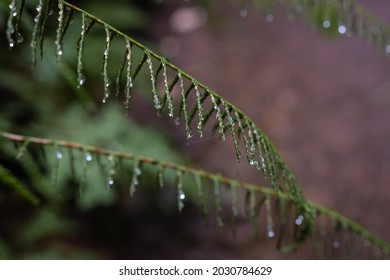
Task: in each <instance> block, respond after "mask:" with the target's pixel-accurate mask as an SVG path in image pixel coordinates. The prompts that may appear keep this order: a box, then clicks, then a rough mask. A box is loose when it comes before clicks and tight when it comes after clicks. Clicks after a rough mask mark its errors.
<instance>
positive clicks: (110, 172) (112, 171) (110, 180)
mask: <svg viewBox="0 0 390 280" xmlns="http://www.w3.org/2000/svg"><path fill="white" fill-rule="evenodd" d="M107 159H108V162H109V166H110V167H109V170H108V178H107V186H108V187H109V188H112V186H113V185H114V183H115V180H114V177H115V174H116V161H115V158H114V156H113V155H109V156H108V157H107Z"/></svg>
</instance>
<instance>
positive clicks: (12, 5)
mask: <svg viewBox="0 0 390 280" xmlns="http://www.w3.org/2000/svg"><path fill="white" fill-rule="evenodd" d="M8 7H9V9H10V10H14V9H16V6H15V2H14V1H13V2H12V3H11V4H9V5H8Z"/></svg>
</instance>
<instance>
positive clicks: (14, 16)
mask: <svg viewBox="0 0 390 280" xmlns="http://www.w3.org/2000/svg"><path fill="white" fill-rule="evenodd" d="M9 9H10V13H9V18H8V22H7V39H8V45H9V47H10V48H13V47H14V46H15V45H16V44H19V43H21V42H23V35H22V34H20V33H19V30H18V21H19V20H20V15H18V10H17V5H16V1H15V0H13V1H12V2H11V3H10V4H9ZM18 16H19V18H18Z"/></svg>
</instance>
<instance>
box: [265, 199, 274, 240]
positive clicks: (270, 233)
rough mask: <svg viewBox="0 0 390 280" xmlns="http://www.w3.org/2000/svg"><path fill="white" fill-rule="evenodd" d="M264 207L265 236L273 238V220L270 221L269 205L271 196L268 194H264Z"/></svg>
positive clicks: (270, 208) (270, 207) (270, 209)
mask: <svg viewBox="0 0 390 280" xmlns="http://www.w3.org/2000/svg"><path fill="white" fill-rule="evenodd" d="M265 209H266V211H267V213H266V217H267V236H268V238H273V237H274V236H275V231H274V230H273V221H272V206H271V198H270V196H269V194H266V197H265Z"/></svg>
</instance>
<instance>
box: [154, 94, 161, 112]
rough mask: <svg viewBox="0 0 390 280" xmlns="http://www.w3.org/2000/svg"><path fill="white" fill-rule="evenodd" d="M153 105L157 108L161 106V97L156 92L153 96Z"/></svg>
mask: <svg viewBox="0 0 390 280" xmlns="http://www.w3.org/2000/svg"><path fill="white" fill-rule="evenodd" d="M154 107H155V108H156V109H158V110H160V109H161V108H162V102H161V98H160V97H159V96H158V95H157V94H156V95H155V96H154Z"/></svg>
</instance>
